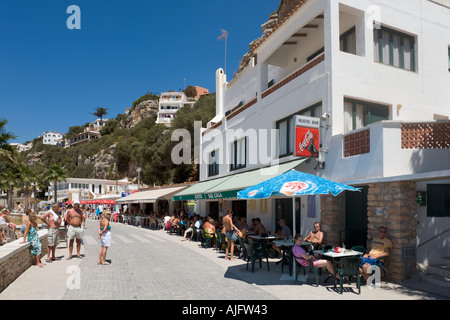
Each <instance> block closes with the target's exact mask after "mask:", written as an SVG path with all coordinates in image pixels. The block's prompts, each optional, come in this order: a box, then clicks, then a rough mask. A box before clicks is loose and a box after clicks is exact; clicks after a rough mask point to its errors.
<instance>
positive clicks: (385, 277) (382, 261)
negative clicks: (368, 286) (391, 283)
mask: <svg viewBox="0 0 450 320" xmlns="http://www.w3.org/2000/svg"><path fill="white" fill-rule="evenodd" d="M376 265H377V266H378V267H380V269H381V271H383V274H384V280H385V281H386V284H387V283H388V279H387V272H386V267H385V265H384V259H383V258H378V259H377V262H376ZM374 272H375V271H373V272H372V274H373V273H374ZM374 281H375V280H374Z"/></svg>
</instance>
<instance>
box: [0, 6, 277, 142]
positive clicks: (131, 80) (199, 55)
mask: <svg viewBox="0 0 450 320" xmlns="http://www.w3.org/2000/svg"><path fill="white" fill-rule="evenodd" d="M278 4H279V1H278V0H226V1H218V0H195V1H187V0H173V1H162V0H159V1H154V0H109V1H106V0H70V1H66V0H14V1H1V2H0V118H2V119H7V120H8V127H7V130H8V131H10V132H12V133H14V134H15V135H16V136H17V138H16V139H14V140H11V141H10V142H20V143H23V142H25V141H28V140H32V139H34V138H36V137H38V136H40V135H41V134H42V132H44V131H48V130H52V131H58V132H61V133H66V132H67V130H68V128H69V127H71V126H78V125H83V124H85V123H86V122H92V121H94V120H95V117H94V116H93V115H91V113H93V112H94V111H95V108H96V107H104V108H107V109H108V112H109V114H108V117H116V116H117V114H119V113H124V112H125V108H127V107H130V106H131V105H132V103H133V101H134V100H136V99H137V98H139V97H140V96H141V95H143V94H145V93H147V92H154V93H159V92H161V91H169V90H179V89H184V88H185V86H187V85H192V86H194V85H198V86H200V87H204V88H207V89H209V91H210V92H215V71H216V70H217V69H218V68H223V67H224V60H225V42H224V41H223V40H222V41H218V39H217V38H218V37H219V36H220V35H221V29H225V30H227V31H228V33H229V37H228V45H227V74H228V80H230V79H232V77H233V74H234V72H235V71H236V70H237V68H238V65H239V61H240V60H241V58H242V56H243V55H244V54H245V53H246V52H247V51H248V44H249V43H250V42H251V41H253V40H254V39H256V38H258V37H260V36H261V25H262V24H263V23H265V22H266V21H267V20H268V18H269V15H270V14H271V13H272V12H274V11H275V10H276V9H277V7H278ZM70 5H77V6H78V7H79V8H80V10H81V30H69V29H68V28H67V25H66V21H67V19H68V18H69V17H70V16H71V14H68V13H67V12H66V11H67V8H68V7H69V6H70ZM184 79H186V81H184Z"/></svg>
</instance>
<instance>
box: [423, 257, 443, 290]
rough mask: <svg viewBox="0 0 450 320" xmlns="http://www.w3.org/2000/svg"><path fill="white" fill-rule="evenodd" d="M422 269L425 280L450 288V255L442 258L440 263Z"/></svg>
mask: <svg viewBox="0 0 450 320" xmlns="http://www.w3.org/2000/svg"><path fill="white" fill-rule="evenodd" d="M420 269H421V271H422V272H423V273H422V275H423V280H424V281H425V282H428V283H430V284H433V285H436V286H441V287H446V288H449V289H450V257H444V258H441V261H440V263H439V264H435V265H429V266H427V267H425V268H420Z"/></svg>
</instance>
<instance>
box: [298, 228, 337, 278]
mask: <svg viewBox="0 0 450 320" xmlns="http://www.w3.org/2000/svg"><path fill="white" fill-rule="evenodd" d="M302 242H303V236H301V235H299V234H297V235H296V236H295V238H294V247H293V248H292V253H293V254H294V258H295V259H296V260H297V262H298V263H300V264H301V265H302V266H305V267H308V266H309V260H312V261H313V264H314V267H316V268H322V267H326V268H327V270H328V272H329V273H331V274H332V275H334V267H333V264H332V263H331V261H329V260H325V259H320V260H318V259H316V257H314V256H311V255H309V254H308V253H306V251H305V249H303V248H302V247H301V245H302ZM337 277H339V275H337Z"/></svg>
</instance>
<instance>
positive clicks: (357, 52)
mask: <svg viewBox="0 0 450 320" xmlns="http://www.w3.org/2000/svg"><path fill="white" fill-rule="evenodd" d="M280 21H281V22H279V23H278V24H277V25H276V26H275V27H274V28H273V30H272V31H271V32H269V33H267V34H266V36H264V37H263V38H262V39H261V40H260V41H258V42H257V43H256V44H255V45H254V46H253V48H252V52H251V53H252V54H253V57H254V58H253V59H251V60H250V63H249V64H248V66H247V67H246V68H245V69H244V70H243V71H242V72H240V73H239V74H237V75H236V76H235V77H234V79H232V80H231V81H229V82H228V81H227V77H226V75H225V74H224V72H223V70H222V69H219V70H217V72H216V97H217V98H216V99H217V103H216V117H215V118H214V119H213V120H212V121H211V122H210V123H209V124H208V128H207V129H206V130H204V131H203V133H202V137H201V139H202V154H201V156H202V159H201V160H202V162H201V165H200V180H201V182H199V183H198V184H197V185H195V186H192V187H190V188H188V189H186V190H184V191H183V192H181V193H180V194H177V195H176V196H175V198H176V199H177V200H182V199H194V198H196V199H199V200H200V201H199V203H200V211H201V212H200V213H201V214H202V215H207V214H215V213H217V212H218V213H219V215H223V214H224V212H225V211H226V208H233V209H234V210H235V212H236V211H238V212H240V214H241V215H244V216H246V217H247V220H248V221H250V219H251V218H254V217H260V218H261V220H262V222H263V224H264V225H265V226H266V228H267V229H268V230H271V231H276V229H277V228H278V225H277V222H278V220H279V218H280V217H285V218H287V219H289V215H292V214H291V212H292V200H291V199H286V198H282V197H274V198H269V199H264V200H249V201H245V200H244V201H243V200H239V199H237V198H236V193H237V191H238V190H241V189H243V188H245V187H248V186H250V185H253V184H256V183H257V182H259V181H262V180H266V179H267V178H269V177H271V176H273V175H274V172H263V171H262V169H261V168H263V167H267V166H270V164H271V163H272V164H274V163H277V162H279V163H280V164H281V165H280V168H281V170H279V171H278V173H281V172H284V171H287V170H289V169H292V168H296V169H298V170H300V171H306V172H309V173H313V174H317V175H319V176H322V177H324V178H327V179H330V180H334V181H338V182H342V183H346V184H348V185H352V186H355V187H360V188H361V192H360V193H357V192H353V193H350V192H349V193H342V194H341V195H339V196H338V197H332V196H320V197H318V196H317V197H300V198H299V199H298V200H297V204H298V205H299V216H298V217H297V218H296V221H297V222H298V221H300V223H299V225H298V226H297V227H296V228H297V231H298V232H299V233H301V234H303V235H305V234H306V233H307V232H309V231H310V230H312V225H313V223H314V222H315V221H321V224H322V229H323V230H324V231H325V234H326V236H325V237H326V241H327V242H328V243H336V244H340V243H341V242H343V241H345V242H346V244H347V245H364V246H366V245H367V244H368V243H370V239H371V238H372V237H373V236H376V229H377V227H378V226H379V225H385V226H386V227H387V229H388V237H389V238H390V239H391V240H392V241H393V251H392V254H391V257H390V268H389V272H390V273H391V276H390V277H391V279H404V278H407V277H410V276H411V275H413V274H414V273H415V272H416V264H417V263H420V264H423V265H429V264H433V263H437V262H438V261H439V259H440V258H442V257H446V256H450V247H449V244H448V237H449V232H448V231H449V226H450V207H449V205H448V201H446V200H445V199H446V197H447V199H448V197H449V196H450V162H449V161H448V159H449V158H450V149H449V148H450V121H449V120H448V119H449V116H450V90H449V88H450V72H449V71H450V3H449V1H429V0H398V1H390V0H378V1H375V0H373V1H372V0H360V1H354V0H303V1H302V2H300V1H298V6H297V7H294V8H293V9H292V11H290V12H289V13H288V14H287V15H286V18H281V19H280ZM294 115H304V116H310V117H315V118H317V119H318V120H319V121H320V145H319V150H318V151H319V156H318V158H317V159H314V158H299V157H296V156H294V154H293V150H294V147H295V146H294V141H293V140H294V131H293V116H294ZM275 129H277V130H278V133H279V135H278V136H275V137H274V138H272V139H271V136H270V130H275ZM205 159H206V160H205ZM206 161H209V163H206ZM272 168H275V166H273V165H272ZM262 174H266V175H265V176H262ZM423 194H425V195H428V196H427V201H428V203H427V204H426V205H424V203H423V202H420V201H417V203H416V197H419V196H421V195H423ZM445 195H446V196H445ZM290 221H291V224H292V218H290ZM291 229H292V225H291Z"/></svg>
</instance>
